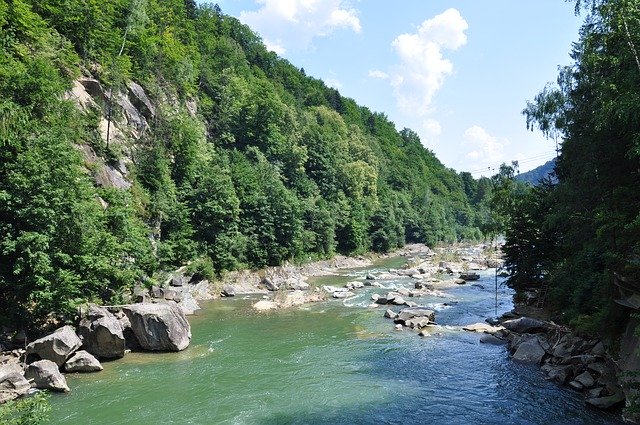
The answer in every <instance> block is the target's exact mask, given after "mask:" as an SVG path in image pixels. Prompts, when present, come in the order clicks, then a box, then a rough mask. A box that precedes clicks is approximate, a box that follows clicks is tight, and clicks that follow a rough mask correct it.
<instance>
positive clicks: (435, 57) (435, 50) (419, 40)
mask: <svg viewBox="0 0 640 425" xmlns="http://www.w3.org/2000/svg"><path fill="white" fill-rule="evenodd" d="M467 28H469V25H468V24H467V21H465V20H464V18H463V17H462V16H461V15H460V12H458V11H457V10H456V9H448V10H446V11H445V12H443V13H441V14H440V15H437V16H435V17H433V18H431V19H428V20H426V21H424V22H423V23H422V24H421V25H420V26H419V27H418V30H417V32H415V33H413V34H401V35H399V36H398V37H397V38H396V39H395V40H394V41H393V43H391V45H392V47H393V48H394V50H395V51H396V53H397V54H398V56H399V58H400V63H399V64H398V65H397V66H396V67H394V70H393V75H392V77H391V85H392V86H393V88H394V95H395V97H396V100H397V102H398V106H399V107H400V109H401V110H402V111H403V112H404V113H406V114H410V115H417V116H424V115H426V114H427V113H429V112H430V110H431V102H432V99H433V96H434V95H435V93H436V92H437V91H438V89H440V87H441V86H442V84H443V83H444V79H445V77H446V76H447V75H449V74H451V73H452V72H453V64H452V63H451V61H450V60H448V59H446V58H445V57H444V52H445V51H446V50H447V49H448V50H456V49H458V48H460V47H461V46H463V45H464V44H466V42H467V36H466V35H465V33H464V32H465V31H466V30H467Z"/></svg>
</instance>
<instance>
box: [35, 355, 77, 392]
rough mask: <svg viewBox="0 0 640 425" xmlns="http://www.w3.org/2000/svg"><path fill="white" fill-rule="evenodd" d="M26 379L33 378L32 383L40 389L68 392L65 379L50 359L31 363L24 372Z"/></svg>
mask: <svg viewBox="0 0 640 425" xmlns="http://www.w3.org/2000/svg"><path fill="white" fill-rule="evenodd" d="M24 377H25V378H27V379H33V385H34V386H35V387H36V388H39V389H41V390H53V391H62V392H68V391H69V386H67V380H66V379H65V378H64V375H62V374H61V373H60V371H59V370H58V365H57V364H55V363H54V362H52V361H51V360H38V361H37V362H34V363H31V364H30V365H29V367H27V370H26V371H25V373H24Z"/></svg>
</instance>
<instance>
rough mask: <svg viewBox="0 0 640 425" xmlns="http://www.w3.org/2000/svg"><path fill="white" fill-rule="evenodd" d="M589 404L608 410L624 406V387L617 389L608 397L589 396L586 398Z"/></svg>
mask: <svg viewBox="0 0 640 425" xmlns="http://www.w3.org/2000/svg"><path fill="white" fill-rule="evenodd" d="M585 401H586V403H587V404H589V405H591V406H593V407H597V408H598V409H603V410H608V409H613V408H616V407H619V406H622V405H623V404H624V401H625V396H624V393H623V392H622V389H621V388H619V389H616V391H615V393H614V394H613V395H610V396H606V397H595V398H588V399H586V400H585Z"/></svg>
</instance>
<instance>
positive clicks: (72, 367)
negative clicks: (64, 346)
mask: <svg viewBox="0 0 640 425" xmlns="http://www.w3.org/2000/svg"><path fill="white" fill-rule="evenodd" d="M102 369H103V368H102V365H101V364H100V362H99V361H98V359H96V358H95V357H93V356H92V355H91V354H90V353H88V352H86V351H84V350H80V351H76V352H75V354H74V355H73V356H71V358H70V359H69V360H67V362H66V363H65V364H64V371H65V372H69V373H73V372H79V373H88V372H99V371H101V370H102Z"/></svg>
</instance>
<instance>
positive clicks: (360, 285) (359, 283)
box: [345, 280, 364, 291]
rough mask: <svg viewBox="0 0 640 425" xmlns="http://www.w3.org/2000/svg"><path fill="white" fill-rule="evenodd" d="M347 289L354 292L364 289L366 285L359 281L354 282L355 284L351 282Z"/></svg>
mask: <svg viewBox="0 0 640 425" xmlns="http://www.w3.org/2000/svg"><path fill="white" fill-rule="evenodd" d="M345 287H346V288H347V289H348V290H350V291H352V290H354V289H360V288H364V283H362V282H359V281H357V280H354V281H353V282H349V283H347V284H346V285H345Z"/></svg>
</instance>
